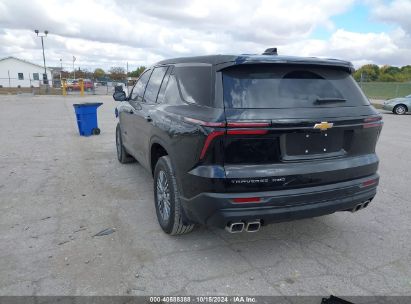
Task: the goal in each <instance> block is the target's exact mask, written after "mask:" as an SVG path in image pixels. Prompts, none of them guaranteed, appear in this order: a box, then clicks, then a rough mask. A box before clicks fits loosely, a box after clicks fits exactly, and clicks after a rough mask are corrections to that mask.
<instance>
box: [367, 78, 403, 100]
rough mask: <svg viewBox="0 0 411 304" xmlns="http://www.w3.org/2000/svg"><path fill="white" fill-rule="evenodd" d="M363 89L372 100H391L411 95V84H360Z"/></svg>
mask: <svg viewBox="0 0 411 304" xmlns="http://www.w3.org/2000/svg"><path fill="white" fill-rule="evenodd" d="M359 85H360V87H361V89H362V90H363V91H364V93H365V95H367V97H369V98H372V99H390V98H395V97H403V96H406V95H410V94H411V82H360V83H359Z"/></svg>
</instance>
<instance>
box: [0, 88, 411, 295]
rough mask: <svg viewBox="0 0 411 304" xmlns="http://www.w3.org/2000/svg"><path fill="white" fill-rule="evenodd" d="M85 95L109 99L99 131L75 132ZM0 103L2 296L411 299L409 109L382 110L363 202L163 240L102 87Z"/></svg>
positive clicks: (142, 177)
mask: <svg viewBox="0 0 411 304" xmlns="http://www.w3.org/2000/svg"><path fill="white" fill-rule="evenodd" d="M81 101H88V102H90V101H101V102H104V105H103V106H102V107H100V108H99V110H98V112H99V126H100V128H101V130H102V133H101V135H99V136H93V137H89V138H84V137H80V136H78V134H77V129H76V128H77V126H76V124H75V120H74V114H73V107H72V104H73V103H76V102H81ZM0 106H1V107H0V108H1V111H0V128H1V133H0V248H1V250H0V295H152V294H167V295H176V294H177V295H186V294H187V295H197V294H201V295H207V294H213V295H216V294H226V295H238V294H243V295H327V294H328V295H329V294H335V295H341V296H343V295H411V255H410V252H411V250H410V249H411V242H410V235H411V231H410V230H411V229H410V228H411V221H410V219H411V216H410V215H411V209H410V196H409V192H408V190H409V189H408V187H409V186H410V180H411V170H410V169H411V157H410V155H411V132H410V131H409V130H410V129H411V117H410V116H409V115H406V116H394V115H393V114H390V113H384V121H385V126H384V129H383V132H382V135H381V137H380V141H379V144H378V149H377V150H378V154H379V156H380V159H381V164H380V171H379V172H380V174H381V184H380V187H379V193H378V195H377V197H376V198H375V200H374V201H373V202H372V204H371V205H370V206H369V207H368V208H366V209H364V210H362V211H360V212H357V213H355V214H351V213H348V212H342V213H336V214H332V215H328V216H323V217H319V218H313V219H307V220H300V221H295V222H289V223H281V224H275V225H270V226H267V227H264V228H263V229H262V230H261V231H260V232H259V233H254V234H247V233H244V234H239V235H238V234H237V235H231V234H228V233H226V232H225V231H224V230H218V229H211V228H205V227H200V228H197V229H196V230H195V231H194V232H193V233H191V234H189V235H185V236H180V237H170V236H168V235H165V234H164V233H163V232H162V231H161V229H160V227H159V226H158V224H157V220H156V216H155V210H154V203H153V194H152V178H151V176H150V174H149V173H148V172H146V171H145V170H144V169H143V168H142V167H140V166H139V165H138V164H129V165H121V164H120V163H118V162H117V159H116V153H115V143H114V130H115V125H116V120H115V117H114V107H115V102H114V101H112V99H111V97H109V96H90V97H84V98H80V97H75V96H68V97H66V98H63V97H59V96H54V97H53V96H35V97H33V96H0ZM106 228H115V230H114V232H113V233H111V234H109V235H105V236H96V237H93V235H95V234H96V233H98V232H99V231H101V230H103V229H106Z"/></svg>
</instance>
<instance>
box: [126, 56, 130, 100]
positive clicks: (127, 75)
mask: <svg viewBox="0 0 411 304" xmlns="http://www.w3.org/2000/svg"><path fill="white" fill-rule="evenodd" d="M126 81H127V82H126V88H127V94H129V92H128V61H127V72H126Z"/></svg>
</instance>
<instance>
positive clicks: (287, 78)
mask: <svg viewBox="0 0 411 304" xmlns="http://www.w3.org/2000/svg"><path fill="white" fill-rule="evenodd" d="M223 91H224V105H225V107H226V108H296V107H298V108H312V107H347V106H349V107H355V106H363V105H369V101H368V99H367V98H366V97H365V96H364V94H363V93H362V91H361V90H360V88H359V87H358V85H357V84H356V82H355V80H354V79H353V77H352V76H351V75H350V74H349V73H347V72H345V71H342V70H336V69H332V68H326V67H305V66H297V65H294V66H279V65H250V66H248V65H242V66H235V67H232V68H229V69H227V70H224V71H223Z"/></svg>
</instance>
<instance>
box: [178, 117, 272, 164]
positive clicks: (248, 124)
mask: <svg viewBox="0 0 411 304" xmlns="http://www.w3.org/2000/svg"><path fill="white" fill-rule="evenodd" d="M184 120H185V121H186V122H190V123H193V124H196V125H199V126H203V127H214V128H224V127H228V128H236V129H235V130H230V129H229V130H227V131H220V130H216V131H212V132H211V133H209V134H208V135H207V138H206V140H205V142H204V146H203V148H202V149H201V153H200V160H201V159H203V158H204V157H205V155H206V153H207V150H208V148H209V147H210V145H211V143H212V142H213V140H214V139H215V138H216V137H218V136H222V135H224V133H225V132H227V135H264V134H267V133H268V130H265V129H256V128H264V127H269V126H270V124H271V123H270V122H269V121H255V122H253V121H240V122H228V123H225V122H209V121H203V120H199V119H195V118H190V117H184ZM241 128H247V129H241Z"/></svg>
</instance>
